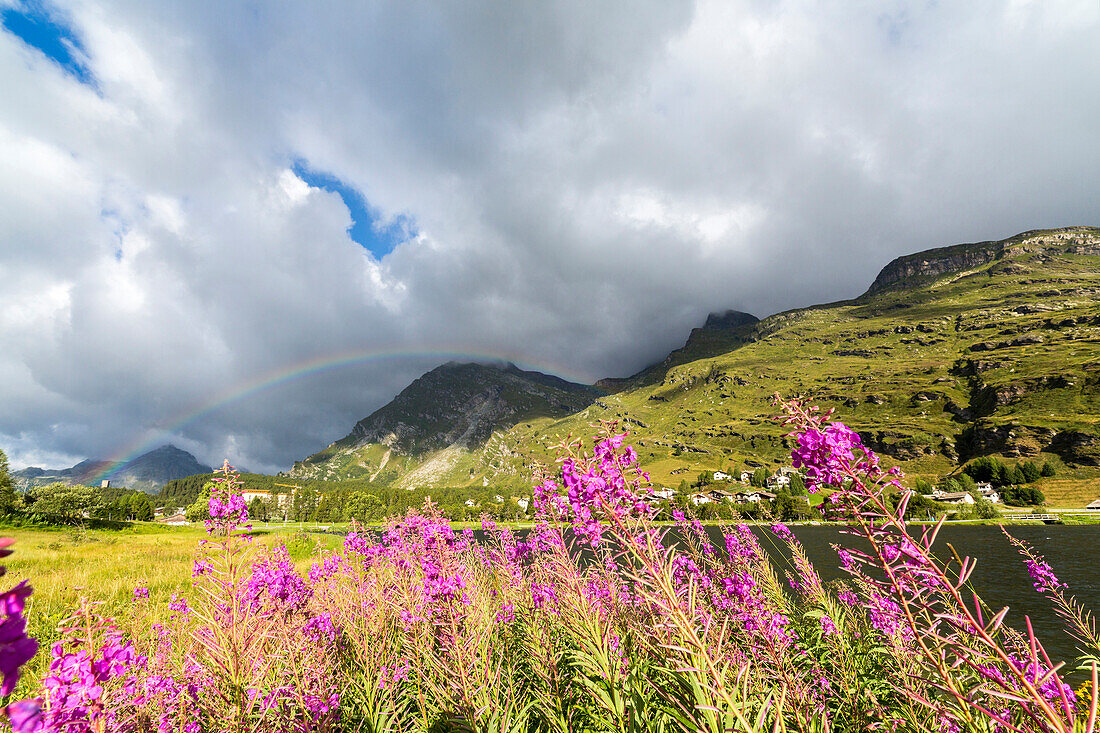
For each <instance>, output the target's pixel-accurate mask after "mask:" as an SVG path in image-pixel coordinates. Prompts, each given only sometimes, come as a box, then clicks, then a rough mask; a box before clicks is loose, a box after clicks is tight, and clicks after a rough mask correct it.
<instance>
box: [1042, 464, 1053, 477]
mask: <svg viewBox="0 0 1100 733" xmlns="http://www.w3.org/2000/svg"><path fill="white" fill-rule="evenodd" d="M1039 474H1040V475H1041V476H1043V477H1044V478H1051V477H1052V476H1054V474H1055V471H1054V464H1053V463H1051V462H1050V461H1047V462H1046V463H1044V464H1043V468H1042V470H1040V471H1039Z"/></svg>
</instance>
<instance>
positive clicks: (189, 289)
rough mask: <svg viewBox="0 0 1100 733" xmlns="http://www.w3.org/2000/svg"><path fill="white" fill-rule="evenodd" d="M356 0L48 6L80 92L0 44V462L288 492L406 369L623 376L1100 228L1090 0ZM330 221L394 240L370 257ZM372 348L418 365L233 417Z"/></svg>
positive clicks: (353, 371) (3, 39)
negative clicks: (146, 453)
mask: <svg viewBox="0 0 1100 733" xmlns="http://www.w3.org/2000/svg"><path fill="white" fill-rule="evenodd" d="M4 2H5V0H0V5H3V4H4ZM365 5H366V4H362V3H347V4H346V5H345V6H337V5H330V6H326V8H325V11H324V12H320V11H318V10H316V9H315V7H314V6H310V5H302V4H291V3H287V4H285V5H283V6H277V5H259V6H257V5H254V4H244V3H194V4H189V5H187V4H185V5H176V6H173V7H172V8H171V9H165V7H164V6H162V5H160V4H154V3H144V2H126V1H125V0H118V1H117V2H109V1H104V2H79V1H74V2H73V3H71V4H65V6H64V7H56V8H54V9H55V11H56V12H54V13H52V14H51V15H50V18H51V19H52V20H51V22H54V23H61V22H64V23H66V24H68V25H67V26H66V27H61V26H58V27H59V28H60V29H61V30H60V31H59V32H65V33H69V34H70V36H69V37H71V38H72V39H75V40H76V41H77V42H78V43H79V47H78V48H79V51H80V59H81V64H82V66H81V68H82V69H86V71H87V76H88V78H90V79H94V80H95V84H94V86H93V85H91V84H89V83H86V80H82V79H81V78H78V76H77V75H74V74H73V73H72V72H71V71H70V70H67V68H66V67H65V66H64V65H62V64H59V63H55V62H53V61H51V60H50V59H49V58H48V57H47V56H46V55H45V54H44V53H42V52H41V51H39V50H37V49H36V48H34V47H33V44H32V43H28V41H27V40H26V39H21V38H20V37H18V36H17V35H16V34H14V33H12V32H8V31H5V32H0V88H3V89H5V99H6V100H7V101H6V102H5V103H3V104H0V149H3V150H4V151H5V155H4V156H3V158H2V159H0V299H2V300H0V303H2V304H0V342H2V343H3V345H4V348H3V350H2V351H0V404H3V405H4V406H5V409H4V410H3V411H0V447H3V448H4V449H5V450H7V451H8V452H9V453H10V454H11V457H12V459H13V463H14V464H16V465H24V464H27V463H40V464H42V463H45V464H55V465H56V464H58V463H62V462H65V461H70V460H72V459H76V458H81V457H84V456H87V455H95V456H104V455H110V454H112V453H115V452H117V451H119V450H123V449H124V448H127V447H133V446H134V445H141V444H142V443H141V441H142V439H146V440H149V441H156V440H161V439H162V438H163V439H165V440H167V439H171V440H174V441H176V442H177V443H179V444H180V445H182V446H184V447H187V448H190V449H192V450H194V451H195V452H196V454H197V455H198V456H199V457H200V458H201V459H203V460H205V461H206V462H209V463H217V462H220V459H221V457H222V456H224V455H230V457H231V458H232V459H233V460H235V461H237V462H239V463H241V464H242V465H246V466H247V467H249V468H255V469H274V468H285V467H287V466H288V465H289V463H290V462H291V461H292V460H294V459H297V458H301V457H304V456H305V455H307V454H308V453H310V452H312V451H314V450H316V449H318V448H320V447H321V446H323V445H324V444H325V443H327V442H328V441H330V440H333V439H335V438H337V437H340V435H342V434H343V433H344V432H345V431H346V430H347V429H348V428H349V427H350V426H351V425H352V424H353V423H354V422H355V421H356V420H357V419H359V418H360V417H363V416H364V415H365V414H367V413H368V412H369V411H371V410H372V409H374V408H375V407H377V406H379V405H380V404H382V403H383V402H384V401H385V400H386V399H388V398H389V397H391V396H392V395H393V394H394V393H395V392H396V391H397V390H399V389H400V388H401V387H403V386H404V385H405V384H406V383H407V382H409V381H411V379H413V378H414V377H416V376H417V375H418V374H419V373H421V372H422V371H423V370H424V369H427V368H430V367H431V366H434V364H435V363H438V361H441V360H443V359H444V358H445V357H444V356H441V355H439V356H433V355H432V353H431V352H444V351H452V350H460V351H468V352H475V353H485V354H513V355H520V356H524V357H526V362H527V363H528V364H529V365H534V366H538V365H540V364H544V365H548V366H549V367H556V368H557V369H558V370H559V371H562V372H566V371H568V372H569V373H568V374H567V376H574V375H578V374H579V375H583V376H585V377H588V378H592V379H594V378H597V377H600V376H607V375H622V374H626V373H629V372H632V371H634V370H636V369H637V368H640V367H642V366H644V365H645V364H646V363H648V362H650V361H652V360H654V359H656V358H659V357H661V356H662V355H663V354H664V353H665V352H667V351H668V350H669V349H671V348H674V347H676V346H678V345H679V344H680V343H682V341H683V339H684V337H685V336H686V333H687V331H688V329H690V328H691V327H692V326H694V325H698V324H699V323H700V322H701V321H702V319H703V318H704V317H705V315H706V313H707V312H708V311H710V310H717V309H724V308H729V307H734V308H740V309H743V310H748V311H750V312H753V313H755V314H757V315H761V316H763V315H767V314H769V313H772V312H775V311H778V310H781V309H785V308H790V307H795V306H800V305H807V304H810V303H813V302H820V301H826V300H833V299H837V298H844V297H851V296H854V295H856V294H858V293H859V292H861V291H862V290H863V289H864V288H865V287H866V286H867V284H868V283H869V282H870V280H871V279H872V278H873V277H874V275H875V273H876V271H877V270H878V269H879V268H880V267H881V266H882V265H884V264H885V263H886V262H887V261H889V260H890V259H891V258H893V257H895V256H897V255H899V254H903V253H907V252H912V251H916V250H920V249H925V248H928V247H933V246H939V245H944V244H949V243H954V242H958V241H968V240H975V239H988V238H999V237H1003V236H1008V235H1011V234H1014V233H1016V232H1018V231H1021V230H1024V229H1030V228H1036V227H1043V226H1058V225H1066V224H1079V223H1093V224H1094V223H1096V213H1097V211H1096V207H1095V203H1094V202H1095V199H1096V194H1097V191H1096V187H1095V183H1094V182H1095V171H1096V170H1097V168H1098V164H1100V139H1098V138H1097V136H1096V135H1095V120H1096V119H1097V118H1098V117H1100V94H1098V93H1097V92H1100V89H1098V86H1100V83H1098V82H1097V79H1100V61H1098V58H1100V57H1098V56H1097V55H1096V54H1095V52H1094V43H1093V40H1094V38H1095V36H1096V31H1097V29H1098V25H1100V18H1098V16H1100V10H1098V8H1097V6H1096V4H1095V2H1091V1H1090V0H1085V1H1083V2H1069V1H1068V0H1067V1H1066V2H1043V3H1027V2H1020V1H1013V2H992V1H991V2H984V3H970V4H965V5H958V6H948V7H942V6H940V5H936V4H928V3H916V2H913V3H904V2H891V3H867V4H864V5H860V4H848V5H844V6H841V7H836V8H825V9H822V8H821V7H820V6H819V5H818V4H815V3H808V2H807V3H799V2H790V3H779V4H776V3H751V2H746V3H724V2H714V3H708V2H700V3H696V4H690V3H669V2H653V3H651V4H648V5H645V4H639V3H623V4H593V3H586V2H573V3H568V2H558V3H534V4H517V3H462V4H454V3H440V4H434V3H426V2H425V3H419V2H412V3H410V2H394V3H372V4H369V7H365ZM5 7H6V9H5V17H11V13H15V14H18V13H20V12H22V9H23V7H24V6H22V5H20V4H18V3H13V2H11V0H7V5H6V6H5ZM51 7H53V6H51ZM74 48H77V47H76V46H74ZM295 169H297V170H298V171H303V170H311V171H321V172H323V173H324V174H325V175H326V176H330V177H331V178H332V180H338V181H339V182H340V185H341V186H344V187H345V188H344V189H341V191H340V193H336V192H332V191H331V190H324V189H323V188H311V187H310V186H309V185H308V184H307V183H305V182H304V181H303V180H302V179H301V178H300V177H299V176H298V175H296V174H295V172H294V171H295ZM307 177H308V176H307ZM329 188H330V189H333V190H336V189H334V188H333V187H332V186H330V187H329ZM349 192H352V193H354V194H356V195H358V196H361V197H362V200H363V202H365V203H364V206H368V205H369V207H370V214H371V217H373V219H372V220H373V221H374V223H375V224H376V225H377V226H378V231H379V233H380V235H381V234H382V233H386V232H393V231H401V230H402V227H403V226H404V224H403V223H404V222H414V223H415V227H406V229H407V231H409V232H410V236H411V237H412V238H410V239H408V240H407V241H404V242H402V243H400V244H398V245H397V246H396V247H395V248H394V249H393V250H392V251H390V252H389V253H388V254H385V256H384V257H382V259H378V258H377V257H376V256H375V255H372V254H371V253H370V252H368V251H367V250H366V249H364V248H363V247H361V246H360V245H359V244H358V243H357V242H356V241H354V240H353V239H352V238H351V237H350V236H349V234H348V230H349V227H353V226H359V227H361V226H362V224H361V222H360V221H359V220H358V219H361V218H362V217H361V215H359V214H357V216H358V219H357V220H356V221H353V219H352V213H351V212H349V211H348V208H347V206H346V205H345V198H342V197H341V196H342V195H345V194H347V195H351V194H350V193H349ZM387 236H388V235H387ZM357 238H358V239H360V240H363V239H364V237H363V234H362V230H361V229H360V230H359V234H358V235H357ZM391 244H392V243H387V245H386V247H382V248H375V249H376V250H377V252H378V253H384V252H386V251H387V250H388V249H389V247H390V246H391ZM383 352H385V353H399V352H428V353H425V355H424V356H422V357H419V358H412V357H409V358H404V359H395V358H387V359H386V360H385V361H378V360H373V361H372V360H371V359H369V358H367V359H366V360H365V361H363V362H362V363H360V364H358V365H355V366H348V367H345V368H343V369H340V370H333V371H328V372H323V373H320V374H314V375H313V376H308V377H306V376H303V377H300V378H297V379H289V380H284V381H282V382H278V384H275V385H273V386H270V387H268V388H265V389H259V390H256V391H252V392H249V391H248V390H249V388H250V386H251V387H255V385H256V384H258V383H260V382H262V381H263V376H264V375H271V374H278V373H292V372H293V371H294V366H295V365H303V364H307V363H310V362H311V361H316V360H319V359H320V360H323V359H324V358H325V357H326V356H328V355H348V354H351V353H361V354H363V355H364V356H368V357H369V355H370V354H377V353H383ZM236 394H247V395H248V396H247V397H246V398H242V399H237V400H234V399H233V396H234V395H236ZM189 416H190V417H189ZM161 430H165V431H166V433H161V432H158V431H161Z"/></svg>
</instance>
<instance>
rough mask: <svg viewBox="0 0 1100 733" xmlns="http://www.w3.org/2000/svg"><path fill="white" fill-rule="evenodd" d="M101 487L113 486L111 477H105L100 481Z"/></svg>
mask: <svg viewBox="0 0 1100 733" xmlns="http://www.w3.org/2000/svg"><path fill="white" fill-rule="evenodd" d="M99 488H101V489H109V488H111V479H109V478H105V479H103V480H102V481H100V482H99Z"/></svg>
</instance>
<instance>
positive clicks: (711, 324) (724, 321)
mask: <svg viewBox="0 0 1100 733" xmlns="http://www.w3.org/2000/svg"><path fill="white" fill-rule="evenodd" d="M759 320H760V319H759V318H757V317H756V316H754V315H752V314H751V313H744V312H742V311H737V310H724V311H716V312H714V313H710V314H708V315H707V320H706V322H705V323H704V324H703V329H704V330H707V331H727V330H729V329H731V328H737V327H738V326H751V325H752V324H754V323H756V322H757V321H759Z"/></svg>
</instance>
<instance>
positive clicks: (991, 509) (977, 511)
mask: <svg viewBox="0 0 1100 733" xmlns="http://www.w3.org/2000/svg"><path fill="white" fill-rule="evenodd" d="M974 516H975V517H977V518H978V519H996V518H997V517H999V516H1001V513H1000V512H998V511H997V507H995V506H994V505H993V502H991V501H990V500H989V499H984V498H983V499H978V500H977V501H976V502H974Z"/></svg>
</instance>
